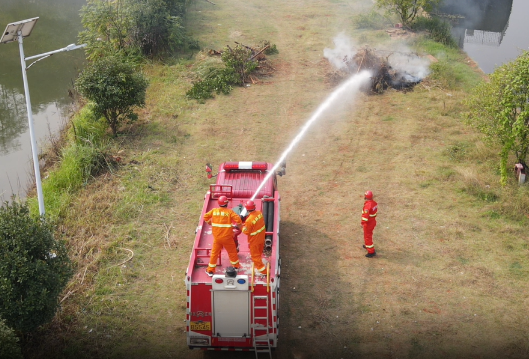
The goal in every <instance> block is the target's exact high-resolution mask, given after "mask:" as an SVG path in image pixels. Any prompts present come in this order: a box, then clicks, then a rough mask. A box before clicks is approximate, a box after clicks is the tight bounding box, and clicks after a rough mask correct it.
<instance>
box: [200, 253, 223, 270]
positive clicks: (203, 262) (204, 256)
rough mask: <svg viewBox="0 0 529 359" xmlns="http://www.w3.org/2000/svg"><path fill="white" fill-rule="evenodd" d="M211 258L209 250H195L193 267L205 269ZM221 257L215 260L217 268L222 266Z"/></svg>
mask: <svg viewBox="0 0 529 359" xmlns="http://www.w3.org/2000/svg"><path fill="white" fill-rule="evenodd" d="M210 257H211V248H195V266H197V267H201V266H203V267H207V266H208V264H209V259H210ZM220 258H221V256H219V259H218V260H217V266H222V262H221V259H220Z"/></svg>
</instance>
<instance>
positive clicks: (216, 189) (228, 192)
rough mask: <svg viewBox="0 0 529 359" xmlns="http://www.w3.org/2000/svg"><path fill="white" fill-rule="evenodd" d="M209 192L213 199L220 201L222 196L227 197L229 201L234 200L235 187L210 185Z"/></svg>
mask: <svg viewBox="0 0 529 359" xmlns="http://www.w3.org/2000/svg"><path fill="white" fill-rule="evenodd" d="M209 192H210V193H211V198H212V199H218V198H219V197H220V196H226V197H228V199H232V198H233V186H232V185H228V184H210V185H209Z"/></svg>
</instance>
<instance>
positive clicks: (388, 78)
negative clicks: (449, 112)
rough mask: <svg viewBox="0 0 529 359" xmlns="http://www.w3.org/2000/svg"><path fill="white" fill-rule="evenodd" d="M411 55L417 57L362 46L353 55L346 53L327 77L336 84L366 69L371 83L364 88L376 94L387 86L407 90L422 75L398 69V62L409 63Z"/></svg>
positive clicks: (411, 59)
mask: <svg viewBox="0 0 529 359" xmlns="http://www.w3.org/2000/svg"><path fill="white" fill-rule="evenodd" d="M384 55H385V56H384ZM413 57H417V58H418V56H417V55H413V54H409V53H396V52H389V51H378V52H377V51H376V50H374V49H370V48H369V47H364V48H362V49H360V50H359V51H357V52H356V53H355V54H354V55H353V56H348V55H346V56H345V57H344V58H343V60H342V66H340V68H339V70H337V71H334V72H332V73H330V74H329V75H328V78H329V81H330V82H331V83H332V84H338V83H340V82H342V81H343V80H345V79H346V78H348V77H350V76H351V75H352V74H356V73H358V72H360V71H362V70H368V71H370V72H371V74H372V75H371V83H370V85H369V87H368V88H366V89H365V90H367V91H370V92H372V93H377V94H380V93H382V92H384V91H385V90H387V89H388V88H393V89H395V90H402V91H408V90H411V89H412V88H413V87H414V86H415V85H417V84H418V83H420V82H421V81H422V78H423V77H424V76H422V77H421V76H417V75H412V74H411V73H409V72H408V71H406V70H399V68H400V67H401V66H398V64H401V63H402V61H404V62H408V63H411V62H413V60H414V58H413ZM390 58H392V59H391V60H395V61H394V62H395V63H396V64H397V66H392V65H391V62H390ZM392 62H393V61H392ZM405 67H406V66H404V68H405Z"/></svg>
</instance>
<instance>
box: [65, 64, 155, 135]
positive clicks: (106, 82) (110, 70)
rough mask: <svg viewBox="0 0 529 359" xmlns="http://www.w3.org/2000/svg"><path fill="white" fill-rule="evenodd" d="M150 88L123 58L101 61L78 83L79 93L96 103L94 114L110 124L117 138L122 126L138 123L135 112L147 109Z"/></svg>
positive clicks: (87, 71)
mask: <svg viewBox="0 0 529 359" xmlns="http://www.w3.org/2000/svg"><path fill="white" fill-rule="evenodd" d="M147 86H148V81H147V79H145V78H144V76H143V74H142V73H141V72H138V71H137V70H136V68H135V66H134V65H133V64H131V63H130V62H128V61H127V59H126V58H124V57H123V56H107V57H104V58H100V59H97V60H96V61H94V62H93V63H91V64H89V65H88V66H87V67H86V68H85V69H84V70H83V72H82V73H81V74H80V75H79V78H78V79H77V81H76V82H75V87H76V88H77V90H78V91H79V93H80V94H81V95H83V96H84V97H85V98H87V99H88V100H90V101H92V102H93V103H94V107H93V111H94V114H95V115H96V116H98V117H101V116H103V117H104V118H105V119H106V120H107V123H108V125H109V126H110V128H111V129H112V134H113V135H114V137H115V136H117V132H118V128H119V126H120V124H121V123H123V122H126V121H129V122H131V121H134V120H136V118H137V116H136V115H135V114H134V112H133V109H134V108H135V107H143V106H145V93H146V90H147Z"/></svg>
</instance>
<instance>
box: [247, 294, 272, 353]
mask: <svg viewBox="0 0 529 359" xmlns="http://www.w3.org/2000/svg"><path fill="white" fill-rule="evenodd" d="M259 301H264V302H265V305H258V303H257V302H259ZM259 310H260V311H261V315H262V311H265V313H266V315H265V316H264V317H263V316H257V311H259ZM252 314H253V320H252V338H253V348H254V350H255V358H256V359H258V358H259V353H268V355H269V356H270V359H272V348H271V347H270V339H269V333H270V323H269V319H268V315H269V307H268V295H256V296H254V295H252ZM257 320H260V321H266V325H265V326H263V324H261V323H257ZM263 335H265V336H266V338H265V339H256V338H257V336H263Z"/></svg>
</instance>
